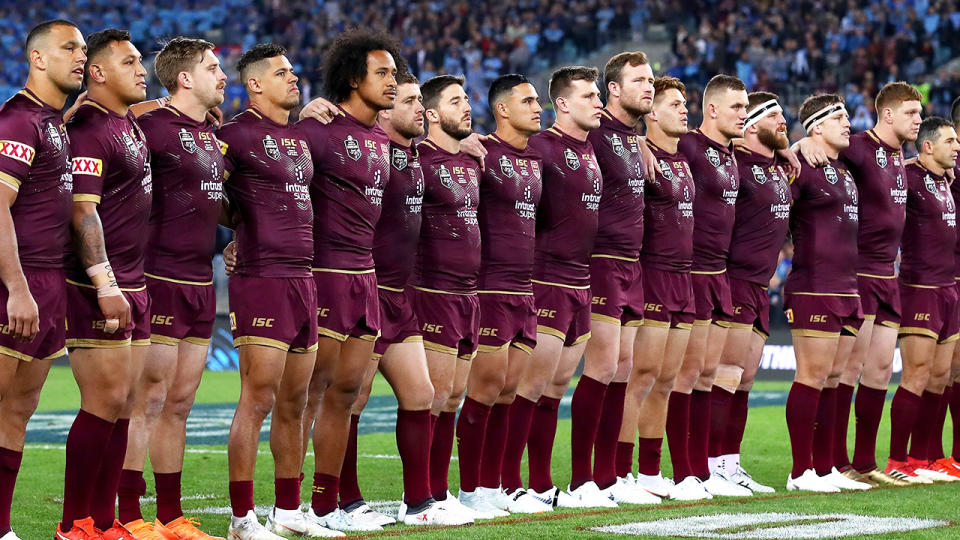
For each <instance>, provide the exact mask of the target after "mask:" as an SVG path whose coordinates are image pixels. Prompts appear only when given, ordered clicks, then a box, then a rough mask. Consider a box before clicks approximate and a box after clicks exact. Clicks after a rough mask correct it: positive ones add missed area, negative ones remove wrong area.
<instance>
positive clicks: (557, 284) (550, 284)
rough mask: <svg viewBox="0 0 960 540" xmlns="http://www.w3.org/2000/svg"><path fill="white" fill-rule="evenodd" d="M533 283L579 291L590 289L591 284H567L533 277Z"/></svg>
mask: <svg viewBox="0 0 960 540" xmlns="http://www.w3.org/2000/svg"><path fill="white" fill-rule="evenodd" d="M530 282H531V283H537V284H539V285H548V286H550V287H563V288H564V289H576V290H578V291H583V290H586V289H589V288H590V286H589V285H582V286H581V285H567V284H565V283H554V282H553V281H541V280H539V279H531V280H530Z"/></svg>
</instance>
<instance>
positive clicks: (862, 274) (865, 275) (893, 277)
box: [857, 272, 897, 279]
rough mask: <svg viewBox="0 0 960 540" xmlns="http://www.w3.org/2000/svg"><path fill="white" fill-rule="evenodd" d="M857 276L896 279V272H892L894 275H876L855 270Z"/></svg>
mask: <svg viewBox="0 0 960 540" xmlns="http://www.w3.org/2000/svg"><path fill="white" fill-rule="evenodd" d="M857 276H859V277H868V278H873V279H897V276H896V274H894V275H892V276H878V275H876V274H864V273H861V272H857Z"/></svg>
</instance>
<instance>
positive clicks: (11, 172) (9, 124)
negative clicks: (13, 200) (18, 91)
mask: <svg viewBox="0 0 960 540" xmlns="http://www.w3.org/2000/svg"><path fill="white" fill-rule="evenodd" d="M40 141H41V139H40V133H39V132H38V131H37V126H36V123H35V122H33V121H30V120H29V119H27V118H25V115H23V114H20V113H19V112H17V113H15V114H9V113H8V114H6V115H4V116H3V117H2V118H0V184H3V185H5V186H7V187H9V188H11V189H13V190H14V191H19V190H20V186H21V185H23V182H25V181H26V180H27V175H28V174H29V172H30V167H31V166H32V165H33V159H34V157H36V155H37V149H38V148H39V147H40Z"/></svg>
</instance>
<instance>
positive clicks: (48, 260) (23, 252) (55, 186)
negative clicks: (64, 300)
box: [0, 89, 73, 269]
mask: <svg viewBox="0 0 960 540" xmlns="http://www.w3.org/2000/svg"><path fill="white" fill-rule="evenodd" d="M0 183H2V184H4V185H6V186H8V187H10V188H11V189H13V190H14V191H16V192H17V200H16V201H14V203H13V206H12V207H10V215H11V216H12V217H13V227H14V229H15V230H16V237H17V252H18V256H19V258H20V264H21V266H24V267H30V268H54V269H59V268H63V250H64V249H65V248H66V247H67V245H68V244H69V242H70V218H71V216H72V214H73V202H72V199H71V197H70V193H71V192H72V191H73V178H72V176H71V175H70V148H69V144H68V140H67V132H66V130H65V129H64V127H63V116H62V115H61V114H60V111H59V110H58V109H55V108H53V107H51V106H50V105H47V104H46V103H44V102H42V101H40V98H38V97H37V96H36V95H35V94H34V93H33V92H31V91H29V90H26V89H24V90H21V91H20V92H18V93H17V94H15V95H14V96H13V97H12V98H10V99H9V100H7V102H6V103H4V104H3V106H0Z"/></svg>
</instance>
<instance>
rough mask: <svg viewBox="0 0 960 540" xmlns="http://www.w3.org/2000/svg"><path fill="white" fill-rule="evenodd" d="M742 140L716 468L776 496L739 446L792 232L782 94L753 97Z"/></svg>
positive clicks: (714, 412) (716, 411)
mask: <svg viewBox="0 0 960 540" xmlns="http://www.w3.org/2000/svg"><path fill="white" fill-rule="evenodd" d="M743 139H744V141H743V144H742V145H738V146H737V147H736V151H735V152H736V154H735V155H736V162H737V169H738V171H739V175H740V176H739V177H740V188H739V190H738V192H737V208H736V218H735V220H734V224H733V235H732V236H731V238H730V254H729V256H728V258H727V275H728V277H729V280H730V298H731V305H732V307H733V311H732V312H731V313H730V314H729V315H728V316H727V317H724V318H723V319H721V321H720V324H723V325H724V326H727V327H728V328H729V330H728V331H727V339H726V342H725V344H724V349H723V354H722V356H721V358H720V365H719V366H718V367H717V376H716V379H715V380H714V382H713V390H712V392H711V411H710V419H711V420H710V424H711V429H710V449H709V450H710V451H709V457H710V470H711V472H713V471H716V470H723V471H724V473H725V474H724V475H725V476H726V477H727V478H729V479H730V480H732V481H733V482H735V483H737V484H739V485H741V486H743V487H745V488H747V489H749V490H751V491H752V492H753V493H772V492H773V491H774V490H773V488H771V487H768V486H764V485H762V484H760V483H759V482H756V481H755V480H753V478H752V477H751V476H750V474H749V473H747V472H746V471H745V470H744V469H743V467H741V465H740V442H741V440H742V439H743V430H744V427H745V426H746V422H747V402H748V399H749V392H750V389H751V387H752V386H753V377H754V375H755V374H756V372H757V368H758V367H759V364H760V357H761V355H762V353H763V345H764V343H765V341H766V339H767V337H768V336H769V335H770V296H769V295H768V294H767V285H768V284H769V283H770V278H771V276H772V275H773V272H774V270H775V269H776V266H777V258H778V255H779V253H780V248H781V247H782V246H783V242H784V239H785V238H786V236H787V230H788V229H789V217H790V201H791V198H790V181H789V178H788V177H787V175H786V173H785V172H784V171H783V168H782V167H781V162H780V161H779V160H778V158H777V156H776V152H777V151H780V150H784V149H786V148H787V147H788V146H789V145H790V139H788V138H787V121H786V120H785V119H784V117H783V109H782V108H781V106H780V104H779V103H778V102H777V96H776V95H775V94H771V93H769V92H753V93H751V94H750V95H749V96H748V105H747V120H746V122H745V123H744V128H743Z"/></svg>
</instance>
